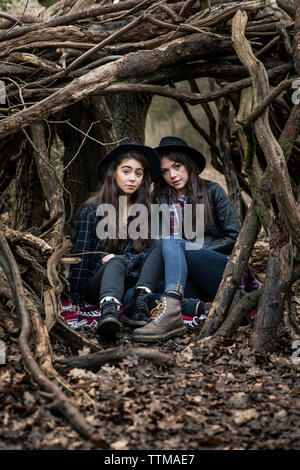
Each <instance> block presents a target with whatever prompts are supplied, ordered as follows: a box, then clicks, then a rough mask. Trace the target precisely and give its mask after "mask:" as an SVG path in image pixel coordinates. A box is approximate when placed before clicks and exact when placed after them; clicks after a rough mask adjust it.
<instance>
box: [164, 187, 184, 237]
mask: <svg viewBox="0 0 300 470" xmlns="http://www.w3.org/2000/svg"><path fill="white" fill-rule="evenodd" d="M167 194H168V201H169V202H168V203H169V208H170V235H174V237H179V236H180V235H181V233H182V222H183V217H184V205H185V204H186V202H187V197H186V196H185V195H183V196H181V197H180V198H179V199H177V201H175V200H174V198H173V196H172V191H171V190H170V189H167ZM175 204H176V205H175ZM178 209H180V211H181V212H180V213H179V212H178Z"/></svg>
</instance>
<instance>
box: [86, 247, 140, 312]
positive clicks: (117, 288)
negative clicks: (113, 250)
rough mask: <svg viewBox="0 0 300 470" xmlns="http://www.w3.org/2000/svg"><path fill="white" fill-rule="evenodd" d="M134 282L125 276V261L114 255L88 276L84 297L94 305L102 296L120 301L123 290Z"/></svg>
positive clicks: (134, 280)
mask: <svg viewBox="0 0 300 470" xmlns="http://www.w3.org/2000/svg"><path fill="white" fill-rule="evenodd" d="M135 282H136V279H134V278H129V277H128V276H127V265H126V263H125V262H124V261H123V260H122V259H121V258H119V257H118V256H115V257H114V258H112V259H110V260H109V261H108V262H107V263H106V264H104V265H103V266H101V268H100V269H99V271H97V272H96V274H94V275H93V276H92V277H90V278H89V280H88V283H87V289H86V295H85V297H86V300H87V301H88V302H90V303H91V304H94V305H98V304H99V302H100V300H102V299H103V298H104V297H114V298H116V299H117V300H118V301H119V302H120V303H122V299H123V295H124V290H125V289H128V288H129V287H132V286H133V285H134V284H135Z"/></svg>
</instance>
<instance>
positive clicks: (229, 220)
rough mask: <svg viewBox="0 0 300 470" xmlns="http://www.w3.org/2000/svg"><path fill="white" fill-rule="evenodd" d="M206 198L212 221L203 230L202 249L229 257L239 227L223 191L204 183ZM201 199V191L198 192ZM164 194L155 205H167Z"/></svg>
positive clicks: (218, 187) (211, 183) (220, 188)
mask: <svg viewBox="0 0 300 470" xmlns="http://www.w3.org/2000/svg"><path fill="white" fill-rule="evenodd" d="M206 183H207V190H208V198H209V201H210V205H211V210H212V216H213V220H212V221H208V222H207V223H206V226H205V230H204V247H205V248H210V249H212V250H215V251H218V252H220V253H224V254H227V255H230V253H231V251H232V249H233V246H234V244H235V241H236V239H237V237H238V234H239V227H238V223H237V220H236V217H235V214H234V212H233V209H232V207H231V204H230V202H229V199H228V197H227V195H226V193H225V191H224V189H223V188H222V187H221V186H220V185H219V184H218V183H215V182H213V181H206ZM198 195H199V197H200V201H199V203H200V204H201V198H203V193H202V190H201V189H199V190H198ZM168 202H169V201H168V195H167V194H166V193H164V194H161V195H159V196H158V197H157V198H156V203H157V204H168Z"/></svg>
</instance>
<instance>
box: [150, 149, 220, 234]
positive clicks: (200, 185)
mask: <svg viewBox="0 0 300 470" xmlns="http://www.w3.org/2000/svg"><path fill="white" fill-rule="evenodd" d="M159 154H160V157H161V158H162V157H166V158H168V159H169V160H172V161H174V162H179V163H181V164H182V165H184V166H185V167H186V169H187V172H188V175H189V178H188V181H187V183H186V185H185V196H186V197H187V201H188V202H189V203H190V204H192V206H193V207H195V206H196V204H200V203H203V204H204V221H205V224H206V223H207V222H208V220H211V219H212V209H211V205H210V201H209V198H208V191H207V182H206V180H204V179H203V178H201V177H200V176H199V169H198V167H197V165H196V164H195V163H194V161H193V160H192V159H191V158H190V157H189V156H188V155H187V154H186V153H184V152H179V151H177V152H174V151H168V152H161V151H159ZM167 189H170V190H171V192H172V196H173V198H174V200H176V191H175V189H174V188H172V187H171V186H169V185H168V184H167V183H166V182H165V180H164V178H163V176H162V175H160V176H159V177H158V178H157V179H156V180H155V182H154V184H153V192H152V200H153V202H154V201H155V200H156V199H157V198H158V196H159V195H161V194H163V193H165V192H166V191H167ZM199 189H201V191H202V194H203V200H201V199H200V197H199V195H198V190H199ZM195 218H196V211H194V210H193V218H192V223H193V229H194V230H195V226H196V220H195Z"/></svg>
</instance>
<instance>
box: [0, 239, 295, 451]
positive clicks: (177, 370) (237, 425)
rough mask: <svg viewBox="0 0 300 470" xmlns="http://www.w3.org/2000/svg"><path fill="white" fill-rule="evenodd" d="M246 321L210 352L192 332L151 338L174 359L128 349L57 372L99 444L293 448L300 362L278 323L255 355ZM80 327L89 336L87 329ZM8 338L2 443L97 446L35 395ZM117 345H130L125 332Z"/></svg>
mask: <svg viewBox="0 0 300 470" xmlns="http://www.w3.org/2000/svg"><path fill="white" fill-rule="evenodd" d="M264 250H265V246H264V245H263V244H262V245H258V248H257V258H256V259H255V257H254V259H253V260H252V262H253V265H254V266H255V265H256V266H255V268H256V271H259V268H260V264H261V265H264V263H265V257H264V256H265V251H264ZM263 255H264V256H263ZM261 280H263V279H261ZM296 294H297V292H296V293H295V296H296ZM296 297H297V296H296ZM252 327H253V324H252V323H249V324H248V325H246V326H242V327H240V328H239V330H238V332H237V334H236V335H235V336H234V337H233V338H231V339H230V340H228V342H227V343H226V344H224V345H223V346H221V347H220V348H219V349H218V350H217V351H213V352H211V351H209V350H208V349H206V348H199V347H198V346H197V345H196V344H195V340H196V336H195V335H192V334H186V335H185V336H184V337H182V338H180V339H173V340H170V341H168V342H167V343H165V344H163V345H152V346H151V347H154V348H157V349H158V350H160V351H162V352H165V353H168V354H170V355H171V356H172V357H173V359H174V362H173V364H172V365H168V366H159V365H155V364H153V363H152V362H150V361H146V360H142V359H137V358H136V357H134V356H129V357H127V358H126V359H125V360H123V361H122V362H121V363H119V364H118V365H115V366H112V365H104V366H102V367H101V368H100V370H99V371H98V372H91V371H87V370H83V369H69V368H63V367H62V366H60V368H59V369H58V370H59V372H60V373H61V376H62V377H63V379H64V380H65V382H66V383H67V384H68V388H69V391H66V393H67V394H68V395H69V397H70V400H72V402H73V403H74V404H76V405H77V406H78V408H79V409H80V411H81V412H82V413H83V414H84V416H85V417H86V418H87V420H88V421H89V422H90V423H91V424H92V425H93V426H94V427H95V429H96V430H97V431H99V432H100V434H101V435H102V437H103V442H102V443H101V444H100V445H98V448H104V449H116V450H117V449H118V450H121V449H122V450H126V449H128V450H138V449H147V450H154V449H157V450H161V449H164V450H172V449H177V450H201V449H222V450H224V449H234V450H238V449H252V450H258V449H285V450H289V449H298V450H299V449H300V426H299V423H300V400H299V398H300V364H295V363H294V364H293V362H295V361H292V354H293V353H295V351H293V349H292V347H291V343H290V340H289V338H288V337H287V336H286V334H285V332H284V330H282V331H281V332H280V333H279V336H278V341H277V345H276V348H275V350H274V351H273V352H272V353H271V354H266V355H262V354H254V353H253V351H252V350H251V349H250V347H249V338H250V335H251V331H252ZM83 333H85V334H86V335H87V336H88V337H89V338H93V336H94V331H93V330H91V329H88V328H87V329H86V330H83ZM6 341H7V343H6V345H7V364H6V365H3V366H1V368H0V449H32V450H39V449H43V450H46V449H94V448H97V447H95V445H94V444H92V443H91V442H87V441H85V440H84V439H82V438H81V437H80V436H79V435H78V434H77V432H75V431H74V430H73V429H72V427H71V426H70V425H69V424H68V423H67V422H66V421H65V420H64V419H63V418H62V417H61V416H60V415H59V414H58V413H57V412H56V411H55V410H54V409H53V407H51V403H50V402H49V399H48V398H47V397H45V396H44V395H43V394H41V391H40V390H39V389H38V387H37V385H36V384H35V382H34V381H33V380H32V378H31V377H30V375H29V374H28V373H26V372H25V371H24V368H23V363H22V359H21V356H20V353H19V350H18V346H17V342H16V339H13V338H10V339H8V338H6ZM117 344H121V345H126V344H128V345H130V346H131V345H132V343H131V341H130V337H129V335H128V334H124V336H122V338H121V339H120V341H119V342H118V343H117ZM110 347H111V345H110ZM53 353H54V357H55V358H61V357H65V356H68V355H71V352H70V351H68V349H67V348H65V347H64V346H62V345H61V344H60V343H59V342H57V341H56V342H53ZM81 353H82V354H83V353H86V351H81ZM299 356H300V354H299Z"/></svg>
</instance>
